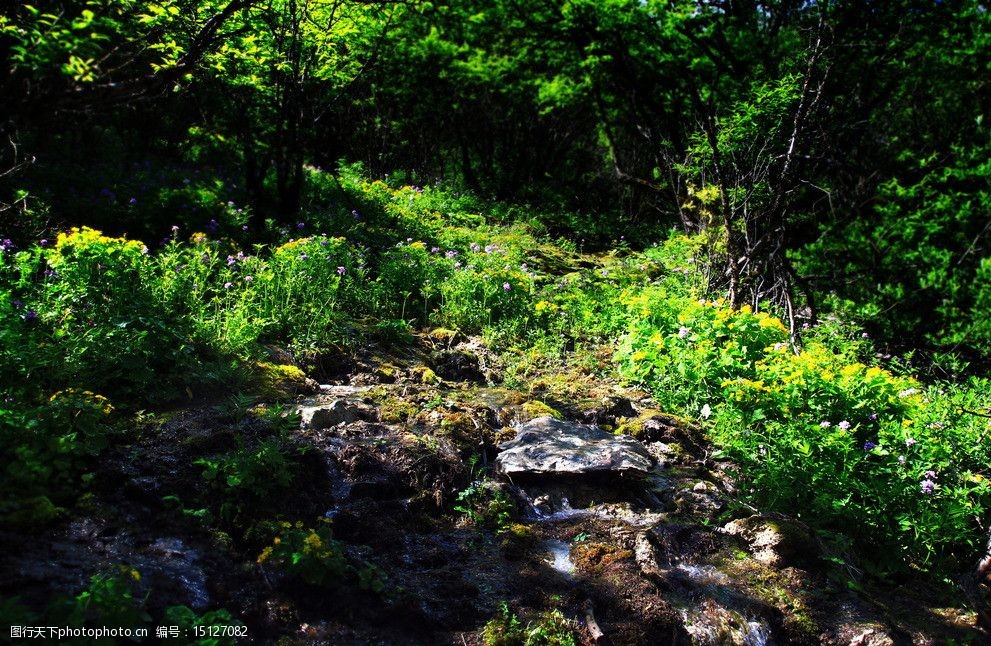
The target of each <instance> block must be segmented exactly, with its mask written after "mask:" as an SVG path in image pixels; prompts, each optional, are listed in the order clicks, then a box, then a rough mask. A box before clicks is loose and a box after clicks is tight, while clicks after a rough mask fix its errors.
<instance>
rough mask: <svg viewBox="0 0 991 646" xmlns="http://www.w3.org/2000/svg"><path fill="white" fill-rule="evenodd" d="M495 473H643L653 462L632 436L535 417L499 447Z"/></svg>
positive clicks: (533, 474)
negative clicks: (499, 451)
mask: <svg viewBox="0 0 991 646" xmlns="http://www.w3.org/2000/svg"><path fill="white" fill-rule="evenodd" d="M499 448H500V449H501V453H499V456H498V457H497V458H496V460H495V467H496V470H497V471H498V472H500V473H504V474H506V475H509V476H547V475H583V474H620V473H647V472H648V471H650V469H651V467H653V465H654V459H653V458H652V457H651V455H650V453H649V452H648V451H647V449H646V448H645V447H644V446H643V445H642V444H641V443H640V442H638V441H637V440H635V439H633V438H632V437H627V436H619V435H613V434H611V433H607V432H606V431H603V430H602V429H601V428H599V427H598V426H593V425H590V424H575V423H573V422H565V421H561V420H558V419H554V418H553V417H538V418H536V419H533V420H530V421H529V422H527V423H526V424H523V425H522V426H520V427H519V429H518V431H517V433H516V437H515V438H513V439H512V440H509V441H508V442H503V443H502V444H500V445H499Z"/></svg>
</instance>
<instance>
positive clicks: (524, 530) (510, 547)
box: [499, 523, 537, 560]
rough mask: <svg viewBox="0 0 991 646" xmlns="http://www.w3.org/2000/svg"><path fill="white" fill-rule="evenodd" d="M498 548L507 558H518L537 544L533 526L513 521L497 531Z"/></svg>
mask: <svg viewBox="0 0 991 646" xmlns="http://www.w3.org/2000/svg"><path fill="white" fill-rule="evenodd" d="M499 536H500V541H499V548H500V549H501V550H502V553H503V555H504V556H505V557H506V558H508V559H514V560H515V559H520V558H523V556H525V555H526V553H527V552H529V551H530V550H532V549H533V548H534V547H535V546H536V544H537V535H536V533H535V532H534V531H533V528H532V527H531V526H529V525H524V524H522V523H513V524H511V525H509V526H508V527H506V528H505V529H504V530H502V531H501V532H500V533H499Z"/></svg>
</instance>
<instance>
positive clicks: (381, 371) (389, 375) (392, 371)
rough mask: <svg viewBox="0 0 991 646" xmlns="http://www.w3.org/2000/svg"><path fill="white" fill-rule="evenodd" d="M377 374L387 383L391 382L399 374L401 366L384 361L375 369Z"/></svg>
mask: <svg viewBox="0 0 991 646" xmlns="http://www.w3.org/2000/svg"><path fill="white" fill-rule="evenodd" d="M375 376H376V377H378V380H379V381H381V382H382V383H385V384H391V383H392V382H394V381H395V380H396V378H397V377H398V376H399V368H397V367H396V366H394V365H392V364H391V363H384V364H382V365H380V366H379V367H378V368H376V369H375Z"/></svg>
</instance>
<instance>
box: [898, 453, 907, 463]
mask: <svg viewBox="0 0 991 646" xmlns="http://www.w3.org/2000/svg"><path fill="white" fill-rule="evenodd" d="M898 464H905V456H904V455H899V456H898Z"/></svg>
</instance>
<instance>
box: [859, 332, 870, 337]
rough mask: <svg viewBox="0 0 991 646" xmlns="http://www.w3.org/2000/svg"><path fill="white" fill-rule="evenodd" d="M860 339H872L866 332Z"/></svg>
mask: <svg viewBox="0 0 991 646" xmlns="http://www.w3.org/2000/svg"><path fill="white" fill-rule="evenodd" d="M860 338H861V339H868V338H870V335H868V334H867V332H864V333H863V334H861V335H860Z"/></svg>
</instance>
